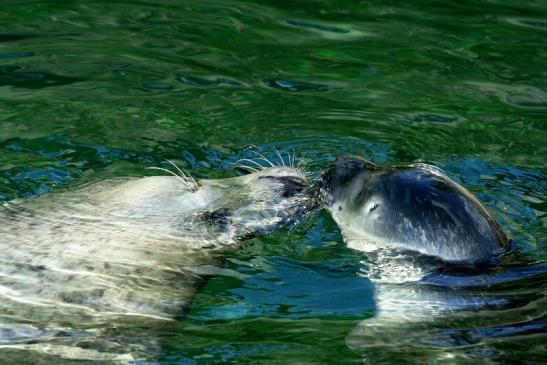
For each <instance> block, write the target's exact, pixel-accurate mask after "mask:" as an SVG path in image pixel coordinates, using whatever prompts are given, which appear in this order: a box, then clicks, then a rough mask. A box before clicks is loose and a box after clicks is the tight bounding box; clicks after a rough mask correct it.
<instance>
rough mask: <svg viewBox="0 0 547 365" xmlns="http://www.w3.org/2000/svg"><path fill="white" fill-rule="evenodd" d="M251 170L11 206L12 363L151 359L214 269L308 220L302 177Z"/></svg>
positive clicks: (2, 288)
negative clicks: (257, 239) (231, 254)
mask: <svg viewBox="0 0 547 365" xmlns="http://www.w3.org/2000/svg"><path fill="white" fill-rule="evenodd" d="M161 170H164V169H161ZM248 170H250V171H251V173H249V174H246V175H243V176H238V177H234V178H228V179H221V180H205V179H194V178H192V177H191V176H189V175H188V174H186V173H184V172H183V171H182V170H180V169H179V170H178V172H179V173H177V174H175V173H171V174H172V175H173V176H150V177H142V178H119V179H111V180H102V181H98V182H94V183H91V184H88V185H87V186H84V187H82V188H79V189H77V190H69V191H66V192H61V193H54V194H49V195H45V196H41V197H38V198H35V199H19V200H14V201H10V202H6V203H4V204H3V205H2V207H1V209H0V262H1V265H0V295H1V296H2V300H1V301H0V312H1V313H3V315H2V318H1V319H0V351H2V358H3V359H4V360H6V361H7V359H10V360H13V362H14V363H15V362H17V361H18V360H21V359H24V360H25V361H26V362H30V363H38V362H40V363H42V362H43V361H46V362H47V361H51V362H52V363H56V359H58V357H59V356H60V357H61V358H66V359H78V360H101V361H103V360H104V361H133V360H141V359H153V356H152V355H151V353H152V354H153V353H154V351H158V338H159V337H161V335H158V336H157V337H155V336H154V335H153V334H154V333H155V331H156V330H158V331H159V333H161V329H162V328H164V327H165V321H170V320H172V319H173V318H176V317H178V316H180V315H181V314H182V313H183V310H184V309H185V308H186V307H187V304H188V303H189V301H190V300H191V298H192V295H193V294H194V293H195V291H196V290H197V288H198V287H199V285H200V284H201V283H203V278H204V276H207V275H210V274H211V273H212V272H213V273H214V270H213V271H211V266H213V265H212V264H214V263H216V262H218V260H220V259H221V258H222V257H223V256H224V255H226V253H227V250H233V249H234V248H236V247H237V246H238V244H239V243H240V242H241V241H242V240H243V239H245V238H248V237H250V236H253V235H256V234H265V233H268V232H271V231H273V230H275V229H277V228H279V227H283V226H289V225H291V224H293V223H295V222H297V221H298V219H299V217H301V216H302V215H303V214H304V210H305V205H306V199H307V197H306V195H305V194H304V193H303V192H304V190H305V189H306V187H307V186H308V180H307V178H306V176H305V174H304V173H303V172H302V171H301V170H299V169H298V168H295V167H291V166H273V167H269V168H264V169H261V170H259V169H257V168H254V167H249V168H248ZM162 323H163V324H162ZM136 326H137V327H138V328H139V330H138V331H137V332H138V333H135V327H136ZM28 350H31V351H28ZM16 360H17V361H16Z"/></svg>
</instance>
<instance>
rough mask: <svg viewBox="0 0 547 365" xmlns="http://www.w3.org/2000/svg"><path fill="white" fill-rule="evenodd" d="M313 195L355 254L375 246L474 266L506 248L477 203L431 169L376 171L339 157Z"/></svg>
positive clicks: (501, 233)
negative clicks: (367, 247) (330, 216)
mask: <svg viewBox="0 0 547 365" xmlns="http://www.w3.org/2000/svg"><path fill="white" fill-rule="evenodd" d="M317 191H318V195H319V198H320V200H321V202H322V204H323V205H325V206H326V208H327V209H328V210H329V212H330V213H331V215H332V217H333V218H334V220H335V221H336V223H337V224H338V225H339V227H340V229H341V230H342V233H343V235H344V238H345V239H346V241H347V242H348V245H349V246H350V247H354V248H357V249H361V250H363V249H365V250H366V247H365V246H366V245H370V244H373V245H377V244H380V245H387V246H391V247H397V248H402V249H407V250H412V251H418V252H420V253H423V254H426V255H431V256H436V257H439V258H441V259H443V260H445V261H451V262H476V261H480V260H483V259H485V258H487V257H489V256H491V255H496V254H499V253H501V252H502V251H503V250H506V249H507V248H508V247H509V246H510V239H509V237H508V236H507V235H506V234H505V232H504V231H503V229H502V228H501V226H500V224H499V223H498V222H497V221H496V219H495V218H494V216H493V215H492V213H490V212H489V211H488V209H487V208H486V207H485V206H484V205H483V204H482V203H481V202H480V201H479V199H477V197H475V196H474V195H473V194H472V193H470V192H469V191H468V190H466V189H465V188H464V187H462V186H461V185H459V184H457V183H455V182H454V181H452V180H451V179H450V178H449V177H448V176H447V175H446V174H445V173H444V172H443V171H441V170H440V169H438V168H436V167H435V166H431V165H427V164H413V165H406V166H380V165H376V164H374V163H372V162H370V161H367V160H364V159H362V158H360V157H357V156H348V157H342V158H339V159H337V160H336V162H335V163H334V164H333V165H332V166H331V167H330V168H329V169H328V170H327V171H326V172H324V173H323V174H322V175H321V177H320V178H319V181H318V183H317Z"/></svg>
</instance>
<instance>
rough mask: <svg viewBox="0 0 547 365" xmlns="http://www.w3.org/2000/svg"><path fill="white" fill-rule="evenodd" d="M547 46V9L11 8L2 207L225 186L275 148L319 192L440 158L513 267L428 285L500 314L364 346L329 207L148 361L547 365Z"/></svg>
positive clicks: (362, 308)
mask: <svg viewBox="0 0 547 365" xmlns="http://www.w3.org/2000/svg"><path fill="white" fill-rule="evenodd" d="M546 46H547V4H546V3H545V2H541V1H537V2H526V3H524V2H522V3H517V2H509V1H501V0H499V1H494V0H492V1H484V2H480V3H476V2H470V1H469V2H468V1H465V2H458V3H456V2H445V1H419V2H405V1H400V2H385V1H370V2H364V3H361V4H357V3H355V2H353V1H287V2H284V1H271V2H270V1H231V0H230V1H199V2H190V1H188V2H183V1H134V2H129V1H126V2H124V1H115V2H114V1H63V2H60V1H49V2H48V1H35V2H34V1H4V2H3V3H2V6H1V7H0V200H2V201H7V200H10V199H13V198H16V197H33V196H36V195H41V194H44V193H47V192H50V191H60V190H63V189H71V188H72V187H73V186H77V185H79V184H82V183H85V182H88V181H91V180H95V179H98V178H106V177H113V176H125V175H140V176H143V175H149V174H150V172H149V171H148V170H146V169H145V168H146V167H148V166H162V164H163V163H164V162H163V161H164V160H165V159H170V160H174V161H177V162H178V163H179V164H181V165H182V166H184V167H185V168H186V169H188V170H189V171H190V172H191V173H192V174H193V175H194V176H198V177H203V178H222V177H229V176H234V175H237V172H236V171H235V170H234V169H233V166H232V165H233V164H234V163H235V162H236V161H237V160H239V159H241V158H246V157H252V156H254V152H253V151H258V152H260V153H263V154H266V155H267V156H268V157H270V158H273V159H275V158H276V153H275V152H274V150H275V149H277V150H279V151H280V152H281V153H282V154H283V155H284V156H288V154H291V155H292V154H296V156H297V157H298V159H299V160H300V161H303V162H305V163H306V164H307V169H308V170H309V171H310V174H311V176H312V177H313V176H317V174H319V172H320V171H321V170H322V169H324V168H326V167H327V166H328V165H329V163H330V162H332V161H333V160H334V159H335V158H336V156H340V155H345V154H357V155H360V156H364V157H367V158H369V159H371V160H373V161H375V162H378V163H411V162H417V161H420V162H428V163H433V164H436V165H438V166H440V167H441V168H443V169H444V170H445V171H446V172H447V173H448V174H449V175H450V176H451V177H452V178H453V179H454V180H456V181H458V182H460V183H462V184H463V185H465V186H466V187H467V188H468V189H469V190H471V191H473V192H474V193H476V194H477V195H478V196H479V197H480V198H481V200H482V201H483V202H485V204H486V205H487V206H488V207H489V208H490V209H491V210H492V211H493V212H494V214H495V215H496V217H497V218H498V219H499V221H500V223H502V225H503V227H504V228H505V229H506V230H507V231H508V232H509V233H510V234H511V235H512V236H513V238H514V250H513V251H512V252H511V253H509V254H507V255H505V256H504V257H502V258H501V259H500V262H499V263H498V264H497V265H496V266H494V267H493V268H488V269H487V270H486V272H487V273H486V274H485V273H484V272H460V271H457V272H455V273H454V272H448V273H441V274H438V275H437V276H434V277H432V278H430V283H429V284H427V285H429V286H436V287H439V288H440V289H438V290H439V291H443V292H450V293H454V296H456V297H458V298H463V297H465V298H469V297H481V298H491V299H492V300H486V304H484V305H476V306H474V307H472V308H471V309H469V308H467V310H463V311H459V312H458V311H454V313H453V314H452V315H449V316H448V317H446V316H444V317H442V320H441V319H440V320H439V321H437V322H435V321H434V322H433V323H430V324H428V325H425V327H420V329H419V330H416V328H413V329H408V328H405V327H401V328H400V329H399V330H398V331H393V332H389V336H379V337H378V338H379V340H378V341H376V342H374V341H373V339H372V338H367V337H366V336H365V338H364V339H363V340H362V341H361V343H360V344H359V346H352V345H351V344H350V343H349V342H351V341H348V334H349V333H351V331H352V330H353V329H354V328H356V326H358V324H359V323H360V322H361V321H363V320H365V319H367V318H371V317H372V316H374V314H375V312H376V310H377V306H378V303H377V301H376V300H375V297H374V293H375V290H376V288H375V285H374V284H373V283H372V282H371V280H370V278H369V277H367V275H366V274H363V273H366V272H367V270H368V269H369V266H370V265H372V264H371V263H370V260H369V258H368V257H367V255H366V254H365V253H362V252H357V251H353V250H350V249H348V248H346V247H345V245H344V243H343V240H342V237H341V235H340V232H339V230H338V228H337V227H336V225H335V224H334V222H333V221H332V220H331V219H330V217H329V216H328V215H327V214H326V213H324V212H320V213H318V214H317V215H315V216H313V217H311V218H309V219H307V220H306V221H305V222H303V223H302V224H301V225H299V226H298V227H296V228H295V229H294V230H292V231H290V232H287V231H282V232H278V233H275V234H273V235H271V236H268V237H262V238H254V239H251V240H249V241H247V242H246V243H245V244H244V245H243V246H242V247H241V248H240V249H239V250H238V251H237V252H234V253H231V254H230V256H229V257H228V258H227V259H226V261H225V262H224V263H223V264H219V267H220V269H221V271H220V273H219V274H218V275H215V276H214V277H212V278H211V279H210V280H208V281H207V283H206V284H205V286H204V287H203V289H202V290H201V291H200V292H199V294H198V295H197V296H196V297H195V300H194V302H193V304H192V306H191V307H190V309H189V312H188V314H187V315H186V316H181V318H180V319H179V320H177V321H176V323H173V324H172V325H169V326H167V327H166V328H165V329H164V330H162V331H161V332H158V331H157V330H156V332H151V333H150V336H151V337H159V338H161V339H162V344H163V345H162V350H161V351H160V352H159V353H155V354H153V356H151V360H157V361H161V362H164V363H180V364H214V363H252V364H257V363H263V364H266V363H268V364H277V363H283V364H285V363H306V364H312V363H313V364H315V363H323V364H334V363H337V364H346V363H362V362H363V361H364V362H366V363H371V364H376V363H390V362H398V363H420V362H424V361H425V362H427V361H429V362H432V363H436V362H439V363H482V362H484V361H486V360H489V361H492V362H493V363H504V362H513V363H530V364H531V363H540V362H543V361H547V348H546V346H545V344H546V343H547V336H546V326H547V324H546V310H545V308H546V301H545V293H546V292H547V291H546V290H547V274H546V272H547V270H546V269H545V266H544V265H545V264H544V260H545V259H546V258H547V232H546V230H545V225H546V215H545V212H546V210H547V207H546V203H545V201H546V198H547V191H546V183H545V181H546V177H547V164H546V158H545V156H546V155H547V150H546V146H547V144H546V141H547V128H546V125H547V124H546V123H547V122H546V118H547V79H546V75H547V74H546V71H545V70H546V67H545V66H546V65H547V64H546V62H545V59H546V56H547V52H546V51H545V50H546V49H547V47H546ZM431 283H434V284H431ZM424 285H425V284H424ZM427 285H426V286H427ZM448 300H449V301H457V300H456V299H454V298H452V299H448ZM418 305H419V304H418ZM146 330H149V329H147V328H145V327H143V328H140V327H139V325H138V323H136V324H135V329H134V331H136V332H138V331H141V332H142V331H146ZM423 334H430V335H431V334H432V335H431V337H432V338H434V339H435V341H433V340H432V341H421V340H420V338H422V339H423V338H425V337H427V336H425V335H424V336H420V335H423ZM0 351H1V350H0ZM50 361H52V362H55V361H60V359H53V360H50Z"/></svg>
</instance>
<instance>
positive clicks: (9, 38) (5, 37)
mask: <svg viewBox="0 0 547 365" xmlns="http://www.w3.org/2000/svg"><path fill="white" fill-rule="evenodd" d="M33 37H35V36H34V35H28V34H0V42H13V41H20V40H23V39H27V38H33Z"/></svg>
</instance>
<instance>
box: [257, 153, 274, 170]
mask: <svg viewBox="0 0 547 365" xmlns="http://www.w3.org/2000/svg"><path fill="white" fill-rule="evenodd" d="M253 152H254V153H256V154H257V155H258V156H260V158H261V159H262V160H264V161H266V162H267V163H269V164H270V166H272V167H275V165H274V164H273V163H272V161H270V160H268V159H267V158H266V157H265V156H264V155H263V154H261V153H260V152H256V151H253Z"/></svg>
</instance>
